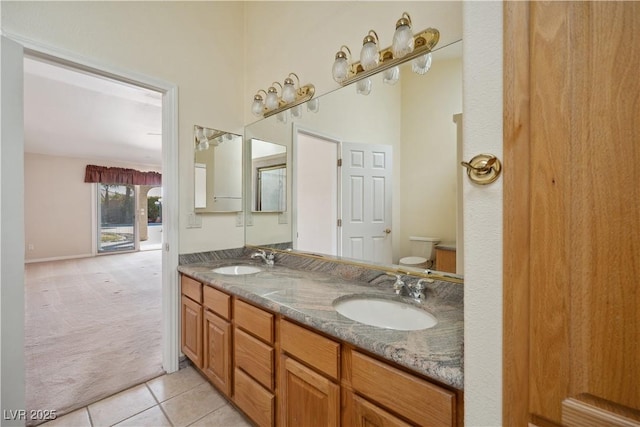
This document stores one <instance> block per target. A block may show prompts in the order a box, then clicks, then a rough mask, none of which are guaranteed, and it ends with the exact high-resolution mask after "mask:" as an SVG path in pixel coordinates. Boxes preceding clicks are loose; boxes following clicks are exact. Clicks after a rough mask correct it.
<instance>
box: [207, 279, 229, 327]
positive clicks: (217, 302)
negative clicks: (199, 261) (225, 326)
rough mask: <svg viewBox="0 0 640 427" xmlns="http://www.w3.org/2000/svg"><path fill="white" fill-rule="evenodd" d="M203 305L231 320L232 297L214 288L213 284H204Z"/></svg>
mask: <svg viewBox="0 0 640 427" xmlns="http://www.w3.org/2000/svg"><path fill="white" fill-rule="evenodd" d="M202 293H203V298H204V302H203V305H204V306H205V308H208V309H209V310H211V311H213V312H214V313H216V314H217V315H218V316H220V317H222V318H224V319H227V320H229V318H230V317H231V305H230V304H231V297H230V296H229V295H227V294H225V293H224V292H220V291H219V290H217V289H215V288H212V287H211V286H204V288H203V290H202Z"/></svg>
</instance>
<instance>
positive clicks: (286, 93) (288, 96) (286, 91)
mask: <svg viewBox="0 0 640 427" xmlns="http://www.w3.org/2000/svg"><path fill="white" fill-rule="evenodd" d="M282 100H283V101H284V102H286V103H287V104H288V103H290V102H293V101H295V100H296V88H295V87H294V85H293V80H292V79H290V78H288V77H287V78H286V79H285V80H284V86H283V87H282Z"/></svg>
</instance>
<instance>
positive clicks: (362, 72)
mask: <svg viewBox="0 0 640 427" xmlns="http://www.w3.org/2000/svg"><path fill="white" fill-rule="evenodd" d="M411 26H412V23H411V17H410V16H409V14H408V13H407V12H404V13H403V14H402V16H401V17H400V19H398V21H397V22H396V31H395V33H394V36H393V44H392V45H391V46H389V47H387V48H385V49H382V50H378V42H379V38H378V35H377V34H376V32H375V31H373V30H370V31H369V33H368V34H367V36H366V37H365V38H364V40H363V46H362V51H361V52H360V61H359V62H354V63H352V64H349V62H348V61H349V57H350V55H349V56H347V52H349V53H350V50H349V48H348V47H347V46H344V45H343V46H341V47H340V50H339V51H338V53H336V56H335V61H334V63H333V68H332V75H333V79H334V80H335V81H336V82H337V83H340V85H341V86H347V85H349V84H351V83H354V82H358V81H361V80H364V79H368V78H369V77H371V76H372V75H374V74H376V73H378V72H380V71H387V72H385V73H384V74H383V81H384V82H385V83H388V84H394V83H396V82H397V81H398V79H399V77H400V76H399V71H397V72H396V71H395V70H394V68H395V67H397V66H398V65H400V64H402V63H404V62H407V61H410V60H414V63H413V64H412V69H413V71H414V72H415V73H418V74H424V73H426V72H427V71H429V68H430V67H431V51H432V49H433V48H434V47H435V45H436V44H438V41H439V40H440V32H439V31H438V30H437V29H435V28H427V29H426V30H424V31H420V32H418V33H416V34H413V32H412V29H411ZM345 50H346V52H345ZM345 67H346V68H347V70H346V72H345ZM367 86H368V84H367V83H362V84H361V85H360V86H359V87H357V88H356V89H357V91H358V93H363V94H364V93H365V92H367V91H366V88H367ZM369 90H370V88H369ZM367 93H368V92H367Z"/></svg>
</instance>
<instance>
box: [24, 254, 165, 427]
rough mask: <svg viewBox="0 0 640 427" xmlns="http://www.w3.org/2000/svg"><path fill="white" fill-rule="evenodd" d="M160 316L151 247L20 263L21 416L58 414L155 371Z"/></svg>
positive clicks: (157, 258)
mask: <svg viewBox="0 0 640 427" xmlns="http://www.w3.org/2000/svg"><path fill="white" fill-rule="evenodd" d="M161 316H162V252H161V251H159V250H154V251H144V252H137V253H130V254H117V255H107V256H99V257H95V258H84V259H76V260H64V261H52V262H42V263H33V264H26V265H25V371H26V375H25V377H26V405H27V408H26V409H27V413H29V411H30V410H51V409H55V410H56V411H57V414H58V416H60V415H62V414H65V413H68V412H71V411H73V410H74V409H77V408H81V407H83V406H86V405H88V404H89V403H92V402H95V401H97V400H99V399H102V398H104V397H106V396H109V395H112V394H114V393H116V392H118V391H121V390H124V389H126V388H129V387H131V386H133V385H136V384H140V383H143V382H145V381H147V380H149V379H151V378H154V377H157V376H159V375H161V374H163V373H164V371H163V369H162V349H161ZM30 424H35V423H30Z"/></svg>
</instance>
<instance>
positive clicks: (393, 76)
mask: <svg viewBox="0 0 640 427" xmlns="http://www.w3.org/2000/svg"><path fill="white" fill-rule="evenodd" d="M398 80H400V68H398V67H397V66H396V67H393V68H389V69H388V70H385V71H384V73H382V81H383V82H384V83H386V84H388V85H394V84H396V83H398Z"/></svg>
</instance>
